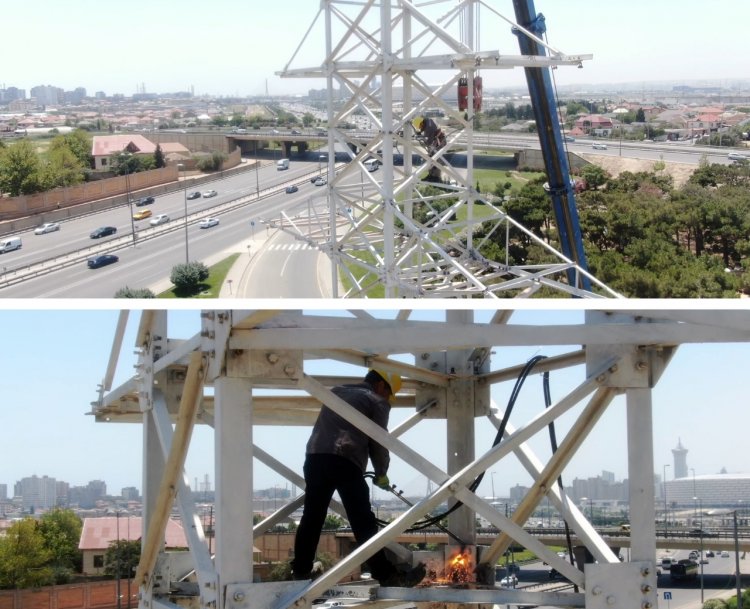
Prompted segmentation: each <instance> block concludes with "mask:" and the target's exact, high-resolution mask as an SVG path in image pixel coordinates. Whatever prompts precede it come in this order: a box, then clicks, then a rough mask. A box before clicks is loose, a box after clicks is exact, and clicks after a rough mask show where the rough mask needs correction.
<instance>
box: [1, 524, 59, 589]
mask: <svg viewBox="0 0 750 609" xmlns="http://www.w3.org/2000/svg"><path fill="white" fill-rule="evenodd" d="M51 556H52V553H51V552H50V551H49V550H48V549H47V548H46V547H45V543H44V536H43V535H42V533H41V531H40V530H39V524H38V523H37V522H36V521H35V520H34V519H33V518H24V519H23V520H19V521H18V522H15V523H13V524H12V525H11V526H10V528H9V529H8V530H7V532H6V534H5V536H4V537H0V588H2V589H18V588H34V587H38V586H47V585H50V584H52V583H53V582H54V576H53V570H52V569H51V568H50V567H49V566H48V563H49V561H50V558H51Z"/></svg>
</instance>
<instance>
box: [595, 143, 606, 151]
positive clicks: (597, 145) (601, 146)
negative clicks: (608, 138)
mask: <svg viewBox="0 0 750 609" xmlns="http://www.w3.org/2000/svg"><path fill="white" fill-rule="evenodd" d="M591 147H592V148H593V149H594V150H606V149H607V144H601V143H599V142H596V143H594V144H591Z"/></svg>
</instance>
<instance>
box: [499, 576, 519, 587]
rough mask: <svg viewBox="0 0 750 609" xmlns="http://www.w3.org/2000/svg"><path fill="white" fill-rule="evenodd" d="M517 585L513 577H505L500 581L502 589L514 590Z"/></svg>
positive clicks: (516, 580)
mask: <svg viewBox="0 0 750 609" xmlns="http://www.w3.org/2000/svg"><path fill="white" fill-rule="evenodd" d="M517 585H518V578H517V577H516V576H515V575H506V576H505V577H503V578H502V579H501V580H500V586H502V587H503V588H515V587H516V586H517Z"/></svg>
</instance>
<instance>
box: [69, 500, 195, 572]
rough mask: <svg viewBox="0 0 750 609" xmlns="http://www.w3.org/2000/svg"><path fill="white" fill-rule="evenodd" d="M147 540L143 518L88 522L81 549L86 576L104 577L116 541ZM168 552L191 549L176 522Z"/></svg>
mask: <svg viewBox="0 0 750 609" xmlns="http://www.w3.org/2000/svg"><path fill="white" fill-rule="evenodd" d="M142 538H143V530H142V519H141V517H140V516H129V515H119V516H104V517H101V518H84V520H83V529H82V530H81V538H80V541H79V542H78V549H79V550H81V552H82V553H83V574H84V575H101V574H102V573H104V555H105V554H106V552H107V548H109V546H110V544H111V543H112V542H113V541H117V540H125V541H136V540H138V539H142ZM164 547H165V549H166V550H175V549H179V548H187V547H188V544H187V538H186V537H185V531H183V529H182V525H181V524H180V523H179V522H176V521H174V520H171V519H170V520H169V521H168V522H167V530H166V533H165V535H164Z"/></svg>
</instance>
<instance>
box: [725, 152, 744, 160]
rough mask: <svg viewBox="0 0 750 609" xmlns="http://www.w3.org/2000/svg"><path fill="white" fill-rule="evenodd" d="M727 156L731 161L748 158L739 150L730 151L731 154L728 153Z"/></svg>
mask: <svg viewBox="0 0 750 609" xmlns="http://www.w3.org/2000/svg"><path fill="white" fill-rule="evenodd" d="M727 158H728V159H729V160H730V161H744V160H745V159H747V158H748V157H746V156H745V155H744V154H740V153H739V152H730V153H729V154H728V155H727Z"/></svg>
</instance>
